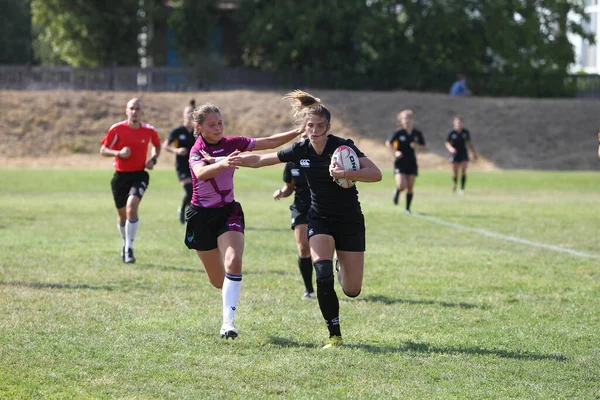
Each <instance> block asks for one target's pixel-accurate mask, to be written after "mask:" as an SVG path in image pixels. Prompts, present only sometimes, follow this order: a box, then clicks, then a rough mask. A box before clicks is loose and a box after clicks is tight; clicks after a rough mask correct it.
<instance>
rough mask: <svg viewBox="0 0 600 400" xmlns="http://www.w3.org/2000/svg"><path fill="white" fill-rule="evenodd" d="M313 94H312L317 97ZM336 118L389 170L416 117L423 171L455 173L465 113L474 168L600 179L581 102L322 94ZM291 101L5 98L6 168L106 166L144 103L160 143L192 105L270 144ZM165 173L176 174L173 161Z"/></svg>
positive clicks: (230, 94)
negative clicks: (450, 166) (129, 106)
mask: <svg viewBox="0 0 600 400" xmlns="http://www.w3.org/2000/svg"><path fill="white" fill-rule="evenodd" d="M309 91H311V90H309ZM311 92H314V94H315V95H317V96H319V97H320V98H321V99H322V101H323V102H324V103H325V104H326V105H327V106H328V107H329V108H330V110H331V111H332V114H333V121H332V132H333V133H334V134H336V135H338V136H343V137H350V138H352V139H354V140H355V142H356V143H357V145H358V146H359V147H360V148H361V150H363V151H364V152H365V153H366V154H367V155H368V156H369V157H371V158H372V159H373V160H375V161H376V162H377V163H378V164H379V165H380V166H382V167H391V156H390V155H389V154H388V152H387V151H386V149H385V148H384V146H383V142H384V141H385V139H387V138H388V137H389V136H390V134H391V132H392V131H393V130H394V128H395V118H396V114H397V113H398V112H399V111H401V110H402V109H405V108H411V109H412V110H414V112H415V118H416V121H415V124H416V127H417V128H419V129H420V130H421V131H423V134H424V136H425V139H426V141H427V147H428V150H429V151H428V152H427V153H424V154H420V156H419V165H420V167H421V168H447V161H446V159H447V156H448V154H447V152H446V150H445V148H444V141H445V139H446V136H447V134H448V131H449V130H450V128H451V118H452V116H453V115H455V114H461V115H462V116H463V118H464V122H465V126H466V127H467V128H468V129H469V130H470V131H471V135H472V139H473V144H474V146H475V149H476V150H477V151H478V152H479V153H480V155H481V156H482V159H481V160H480V161H479V162H477V163H472V168H474V169H542V170H544V169H552V170H597V169H598V168H599V166H600V162H599V161H598V156H597V136H596V133H597V130H598V128H599V127H600V115H598V114H599V112H598V109H600V103H598V102H596V101H594V100H575V99H560V100H550V99H541V100H539V99H520V98H485V97H471V98H456V97H450V96H448V95H445V94H422V93H412V92H399V91H398V92H346V91H321V90H315V91H311ZM284 94H285V93H284V92H283V91H282V92H269V91H259V92H253V91H223V92H200V93H141V94H139V93H124V92H86V91H41V92H20V91H0V137H1V138H2V140H0V163H1V165H5V166H10V165H12V166H16V167H21V166H27V165H31V166H42V165H43V166H52V165H54V166H67V167H70V166H105V165H107V164H108V165H110V160H109V159H105V158H102V157H100V156H99V155H98V149H99V147H100V140H101V139H102V137H103V136H104V134H105V132H106V130H107V129H108V128H109V127H110V126H111V125H112V124H113V123H115V122H117V121H120V120H123V119H124V110H125V104H126V103H127V101H128V100H129V99H130V98H131V97H136V96H139V97H141V98H142V100H143V102H144V107H145V108H144V112H145V118H144V119H145V121H147V122H148V123H150V124H152V125H154V126H155V127H156V128H157V129H158V131H159V133H160V135H161V138H163V139H164V138H166V136H167V135H168V133H169V132H170V130H171V129H172V128H174V127H176V126H178V125H179V124H180V123H181V115H182V110H183V108H184V107H185V106H186V105H187V104H188V102H189V100H190V99H191V98H195V99H196V103H197V104H202V103H205V102H212V103H214V104H217V105H218V106H219V107H220V108H221V112H222V113H223V118H224V121H225V124H226V134H229V135H248V136H267V135H269V134H271V133H274V132H279V131H284V130H288V129H290V127H291V119H290V114H289V103H288V102H286V101H282V100H281V98H282V96H283V95H284ZM165 158H166V159H165V160H164V162H161V166H171V162H170V160H169V159H172V157H169V156H167V157H165Z"/></svg>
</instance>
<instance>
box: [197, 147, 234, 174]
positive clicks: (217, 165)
mask: <svg viewBox="0 0 600 400" xmlns="http://www.w3.org/2000/svg"><path fill="white" fill-rule="evenodd" d="M202 154H203V155H204V160H203V162H200V163H198V164H194V166H193V167H192V172H193V173H194V175H196V178H198V179H199V180H201V181H205V180H207V179H211V178H214V177H215V176H217V175H218V174H219V172H221V171H223V170H224V169H227V168H235V169H237V168H238V166H239V165H240V155H239V154H240V152H239V150H236V151H234V152H233V153H231V154H230V155H228V156H227V157H210V156H209V155H208V153H206V152H202Z"/></svg>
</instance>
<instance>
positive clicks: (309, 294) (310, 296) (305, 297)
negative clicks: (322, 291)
mask: <svg viewBox="0 0 600 400" xmlns="http://www.w3.org/2000/svg"><path fill="white" fill-rule="evenodd" d="M316 298H317V295H316V294H315V292H306V293H304V294H303V295H302V300H310V299H316Z"/></svg>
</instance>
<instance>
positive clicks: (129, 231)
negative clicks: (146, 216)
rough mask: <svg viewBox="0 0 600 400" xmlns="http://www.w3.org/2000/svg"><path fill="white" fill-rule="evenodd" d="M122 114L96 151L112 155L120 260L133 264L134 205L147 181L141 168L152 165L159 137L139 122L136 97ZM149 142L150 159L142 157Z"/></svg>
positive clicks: (146, 173) (113, 189) (136, 227)
mask: <svg viewBox="0 0 600 400" xmlns="http://www.w3.org/2000/svg"><path fill="white" fill-rule="evenodd" d="M125 114H126V115H127V120H125V121H121V122H118V123H116V124H114V125H113V126H111V127H110V129H109V130H108V132H107V133H106V136H105V137H104V139H102V146H101V147H100V154H101V155H102V156H104V157H114V158H115V161H114V165H115V170H116V171H115V174H114V176H113V178H112V180H111V182H110V185H111V188H112V194H113V198H114V200H115V206H116V207H117V223H118V228H119V232H120V234H121V238H122V239H123V248H122V250H121V259H122V260H123V261H124V262H126V263H134V262H135V257H134V255H133V241H134V240H135V235H136V233H137V230H138V226H139V219H138V207H139V204H140V201H142V196H143V195H144V192H145V191H146V189H147V188H148V184H149V182H150V176H149V175H148V172H146V171H145V170H146V169H152V168H154V166H155V165H156V162H157V160H158V156H159V155H160V137H159V136H158V132H156V129H155V128H154V127H153V126H152V125H148V124H146V123H143V122H141V118H142V102H141V101H140V99H137V98H133V99H131V100H129V101H128V102H127V108H126V109H125ZM150 144H152V146H153V149H152V158H150V159H149V160H146V156H147V155H148V146H149V145H150Z"/></svg>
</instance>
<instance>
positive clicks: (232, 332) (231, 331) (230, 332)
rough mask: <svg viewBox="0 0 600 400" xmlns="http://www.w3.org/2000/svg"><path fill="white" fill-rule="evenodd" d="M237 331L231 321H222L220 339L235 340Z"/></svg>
mask: <svg viewBox="0 0 600 400" xmlns="http://www.w3.org/2000/svg"><path fill="white" fill-rule="evenodd" d="M238 334H239V331H238V330H237V328H236V327H235V325H234V324H233V321H224V322H223V325H221V337H222V338H224V339H229V338H231V339H235V338H236V337H238Z"/></svg>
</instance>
